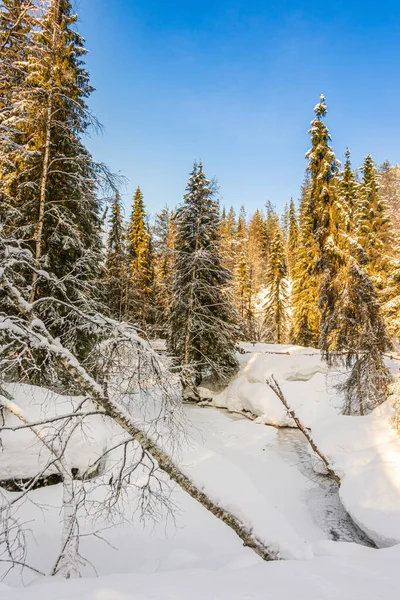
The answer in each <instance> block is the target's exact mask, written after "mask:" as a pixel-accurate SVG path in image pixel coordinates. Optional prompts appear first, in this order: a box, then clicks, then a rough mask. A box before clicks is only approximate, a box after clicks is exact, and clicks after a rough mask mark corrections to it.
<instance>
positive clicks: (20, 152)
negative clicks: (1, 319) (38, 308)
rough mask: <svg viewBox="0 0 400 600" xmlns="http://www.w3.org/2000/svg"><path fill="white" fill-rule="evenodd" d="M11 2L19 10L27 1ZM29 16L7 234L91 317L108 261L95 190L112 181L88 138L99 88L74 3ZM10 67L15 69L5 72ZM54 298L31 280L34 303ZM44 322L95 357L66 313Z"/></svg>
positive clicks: (8, 158)
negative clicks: (91, 104) (90, 103)
mask: <svg viewBox="0 0 400 600" xmlns="http://www.w3.org/2000/svg"><path fill="white" fill-rule="evenodd" d="M9 5H12V6H13V8H15V7H18V6H19V7H20V8H21V7H25V5H26V3H24V2H20V3H18V2H14V3H11V2H10V3H9ZM31 6H32V8H33V9H34V8H35V4H34V3H31ZM27 14H29V20H30V21H29V23H28V22H27V20H26V19H25V17H24V18H23V19H22V20H21V21H20V24H21V27H23V30H22V32H20V35H21V36H22V42H21V44H23V50H21V48H22V46H21V44H19V43H18V41H15V44H14V46H13V45H12V44H11V45H9V46H8V52H9V53H10V54H11V59H12V56H13V55H12V53H13V52H14V50H15V52H16V54H15V55H14V56H16V57H17V60H16V61H15V62H14V64H15V66H16V72H17V74H16V75H15V71H14V75H13V72H11V74H12V78H13V81H14V85H13V86H11V87H9V88H8V89H7V90H6V93H5V96H4V98H6V102H7V105H8V109H7V110H6V111H4V112H2V116H1V118H0V119H1V128H2V130H3V131H7V136H5V137H4V138H2V140H3V142H4V143H2V144H1V147H0V172H1V179H2V190H1V191H2V196H3V197H4V198H6V199H7V203H8V205H9V207H10V211H9V214H10V215H11V214H12V218H10V219H9V220H8V225H9V232H11V231H12V232H13V235H14V236H17V237H19V238H20V239H24V240H26V241H27V243H28V244H29V246H30V248H31V249H32V251H33V253H34V256H35V258H36V260H37V261H38V263H39V266H40V267H43V268H45V269H47V270H48V271H50V272H52V273H53V274H54V275H55V276H56V277H57V278H59V279H60V280H61V281H62V285H63V290H60V297H61V296H62V295H63V294H64V293H66V294H67V295H68V297H69V298H70V299H71V300H73V301H75V302H78V303H79V304H80V305H81V306H82V307H83V308H85V310H93V309H95V308H96V306H97V305H98V301H99V300H100V299H101V295H100V293H99V282H100V281H101V280H102V279H103V263H104V260H103V253H102V243H101V222H100V217H99V215H100V206H99V201H98V199H97V189H98V188H99V187H102V186H103V185H104V187H106V186H109V185H112V184H113V180H112V177H111V175H110V174H109V172H108V170H107V169H106V168H105V167H104V166H103V165H99V164H97V163H95V162H94V161H93V159H92V157H91V155H90V153H89V152H88V150H87V149H86V147H85V146H84V145H83V143H82V139H81V138H82V136H83V134H85V133H87V132H88V131H89V129H90V128H91V127H92V126H94V127H96V126H97V122H96V121H95V120H94V119H93V117H92V116H91V114H90V112H89V110H88V108H87V105H86V99H87V97H88V96H89V95H90V93H91V91H92V88H91V86H90V83H89V77H88V73H87V71H86V69H85V66H84V62H83V59H84V56H85V54H86V49H85V47H84V40H83V38H82V37H81V36H80V35H79V34H78V33H77V32H76V30H75V23H76V19H77V16H76V15H74V14H72V9H71V3H70V2H68V1H67V0H51V1H50V2H48V3H45V4H44V8H43V10H38V9H36V10H32V11H28V13H26V15H27ZM26 15H25V16H26ZM18 28H19V26H18ZM18 28H17V29H18ZM14 33H15V32H14ZM28 33H29V39H26V36H28ZM13 35H14V34H13ZM25 42H26V43H25ZM10 43H11V42H10ZM12 48H14V50H12ZM5 69H6V72H9V68H8V67H7V65H6V66H5ZM2 79H3V78H2ZM50 291H51V290H50V287H49V286H48V285H47V283H46V280H43V279H41V280H40V285H39V283H38V281H37V275H36V273H34V274H33V280H32V293H31V299H32V300H33V299H35V298H36V299H37V298H40V297H42V296H46V295H47V294H49V293H50ZM61 292H62V293H61ZM70 317H71V318H72V319H73V316H70ZM47 318H48V326H51V328H52V332H53V333H54V334H55V335H57V336H61V339H62V340H63V341H64V343H67V345H68V346H69V347H71V348H72V349H74V350H75V351H76V352H77V353H78V355H80V356H82V355H83V354H84V353H85V352H86V351H87V350H88V346H89V345H90V335H89V334H88V333H87V332H86V333H85V332H81V334H80V333H79V330H77V329H76V328H71V327H69V326H67V325H66V323H67V318H66V314H64V312H63V310H62V309H61V308H60V307H58V309H57V310H56V309H54V308H52V309H49V313H48V315H47ZM71 331H74V332H75V333H74V336H73V338H72V337H71V334H70V332H71Z"/></svg>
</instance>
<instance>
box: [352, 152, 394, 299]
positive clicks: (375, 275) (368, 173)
mask: <svg viewBox="0 0 400 600" xmlns="http://www.w3.org/2000/svg"><path fill="white" fill-rule="evenodd" d="M362 173H363V179H362V182H361V184H360V204H359V207H358V213H357V222H358V240H359V242H360V244H361V245H362V247H363V248H364V251H365V252H366V254H367V256H368V265H367V272H368V274H369V275H370V276H371V277H372V280H373V282H374V284H375V286H376V287H377V289H378V291H380V290H383V289H384V288H385V286H386V284H387V270H388V261H389V257H390V254H391V252H390V245H391V243H392V232H391V226H390V219H389V215H388V207H387V206H386V203H385V202H384V200H383V198H382V196H381V194H380V191H379V185H378V176H377V170H376V167H375V164H374V161H373V160H372V157H371V155H370V154H368V155H367V156H366V158H365V160H364V164H363V167H362Z"/></svg>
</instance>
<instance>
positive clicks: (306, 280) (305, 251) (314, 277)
mask: <svg viewBox="0 0 400 600" xmlns="http://www.w3.org/2000/svg"><path fill="white" fill-rule="evenodd" d="M310 187H311V186H310V174H309V173H308V172H307V174H306V178H305V181H304V183H303V186H302V195H301V200H300V216H299V224H300V227H299V242H298V251H297V253H296V263H295V266H294V268H293V271H292V273H291V276H292V278H293V287H292V296H291V304H292V311H293V313H292V329H291V335H290V337H291V341H292V342H293V343H294V344H299V345H301V346H314V347H317V346H318V344H319V325H320V312H319V306H318V302H319V289H320V285H321V281H320V278H319V276H318V274H317V273H316V271H315V264H316V261H317V256H318V249H317V244H316V241H315V238H314V232H313V214H312V211H311V203H310Z"/></svg>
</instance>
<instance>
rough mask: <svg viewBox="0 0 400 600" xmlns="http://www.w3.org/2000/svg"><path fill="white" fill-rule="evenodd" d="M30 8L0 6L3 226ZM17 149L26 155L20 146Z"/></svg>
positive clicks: (9, 216) (19, 0)
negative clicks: (16, 100) (16, 104)
mask: <svg viewBox="0 0 400 600" xmlns="http://www.w3.org/2000/svg"><path fill="white" fill-rule="evenodd" d="M33 8H34V7H33V6H32V4H31V2H30V1H28V0H3V2H2V3H1V6H0V56H1V60H0V132H1V135H0V222H1V224H2V226H3V227H6V226H8V227H12V224H13V220H14V219H15V217H16V215H17V212H16V207H15V202H14V198H13V195H12V194H10V189H9V186H8V185H6V179H7V177H9V175H10V173H12V171H13V169H15V167H16V164H15V161H12V160H10V156H11V153H12V152H14V151H15V147H16V145H17V144H20V141H21V139H20V135H19V132H18V129H17V128H16V127H15V122H16V118H17V117H18V116H20V111H17V110H16V107H15V98H17V97H19V96H21V94H22V90H23V89H24V88H25V87H26V85H27V84H26V68H25V58H26V55H27V52H28V51H29V49H30V46H31V39H32V36H31V32H32V29H33V28H34V26H35V24H37V15H36V12H35V11H33ZM20 152H21V153H24V155H25V158H26V157H27V151H26V150H25V149H24V148H23V147H21V149H20ZM8 232H9V230H8Z"/></svg>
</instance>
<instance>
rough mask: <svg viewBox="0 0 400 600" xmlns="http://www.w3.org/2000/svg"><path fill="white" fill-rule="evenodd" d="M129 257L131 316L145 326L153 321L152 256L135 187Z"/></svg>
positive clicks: (142, 210)
mask: <svg viewBox="0 0 400 600" xmlns="http://www.w3.org/2000/svg"><path fill="white" fill-rule="evenodd" d="M128 259H129V268H130V280H131V286H130V290H129V302H130V308H129V312H130V318H131V319H133V320H135V321H137V322H138V323H139V325H140V326H141V327H142V328H144V329H148V326H149V325H151V324H152V323H153V321H154V256H153V244H152V239H151V233H150V230H149V226H148V224H147V217H146V211H145V207H144V202H143V194H142V191H141V189H140V187H138V188H137V189H136V192H135V196H134V199H133V208H132V215H131V219H130V223H129V232H128Z"/></svg>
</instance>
